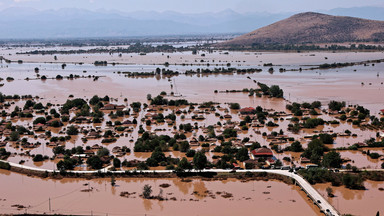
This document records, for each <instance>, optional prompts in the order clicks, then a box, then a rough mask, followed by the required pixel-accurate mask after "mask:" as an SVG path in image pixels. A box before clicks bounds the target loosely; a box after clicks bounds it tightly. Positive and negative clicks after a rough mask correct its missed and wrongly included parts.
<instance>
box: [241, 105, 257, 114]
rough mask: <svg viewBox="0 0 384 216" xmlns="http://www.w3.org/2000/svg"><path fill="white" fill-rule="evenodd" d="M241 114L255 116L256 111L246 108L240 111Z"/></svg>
mask: <svg viewBox="0 0 384 216" xmlns="http://www.w3.org/2000/svg"><path fill="white" fill-rule="evenodd" d="M240 113H241V114H242V115H251V114H255V113H256V110H255V109H254V108H252V107H246V108H243V109H240Z"/></svg>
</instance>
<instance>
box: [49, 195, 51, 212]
mask: <svg viewBox="0 0 384 216" xmlns="http://www.w3.org/2000/svg"><path fill="white" fill-rule="evenodd" d="M49 212H51V197H49Z"/></svg>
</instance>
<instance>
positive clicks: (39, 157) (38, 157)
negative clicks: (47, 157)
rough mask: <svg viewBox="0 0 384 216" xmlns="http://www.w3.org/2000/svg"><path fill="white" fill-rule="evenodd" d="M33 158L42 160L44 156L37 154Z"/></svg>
mask: <svg viewBox="0 0 384 216" xmlns="http://www.w3.org/2000/svg"><path fill="white" fill-rule="evenodd" d="M32 160H33V162H40V161H43V160H44V157H43V155H41V154H37V155H35V157H33V159H32Z"/></svg>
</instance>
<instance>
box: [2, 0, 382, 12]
mask: <svg viewBox="0 0 384 216" xmlns="http://www.w3.org/2000/svg"><path fill="white" fill-rule="evenodd" d="M364 6H375V7H384V1H383V0H0V10H3V9H6V8H9V7H30V8H35V9H39V10H48V9H61V8H81V9H87V10H99V9H105V10H118V11H123V12H132V11H158V12H162V11H176V12H180V13H202V12H218V11H223V10H225V9H232V10H234V11H237V12H240V13H245V12H269V13H280V12H303V11H319V10H330V9H333V8H350V7H364Z"/></svg>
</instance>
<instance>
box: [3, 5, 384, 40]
mask: <svg viewBox="0 0 384 216" xmlns="http://www.w3.org/2000/svg"><path fill="white" fill-rule="evenodd" d="M327 13H328V14H335V15H353V16H358V17H363V18H372V16H375V18H376V19H379V20H384V8H380V7H364V8H345V9H343V8H338V9H334V10H331V11H327ZM293 14H294V13H293V12H291V13H276V14H272V13H260V12H254V13H238V12H235V11H233V10H230V9H228V10H224V11H221V12H217V13H199V14H183V13H178V12H174V11H164V12H155V11H137V12H128V13H127V12H121V11H107V10H97V11H90V10H84V9H75V8H64V9H60V10H44V11H40V10H36V9H31V8H20V7H18V8H7V9H5V10H3V11H0V17H1V19H0V29H1V32H0V39H26V38H73V37H128V36H160V35H187V34H222V33H245V32H250V31H252V30H254V29H257V28H260V27H263V26H266V25H269V24H271V23H274V22H277V21H279V20H282V19H285V18H287V17H289V16H292V15H293Z"/></svg>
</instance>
